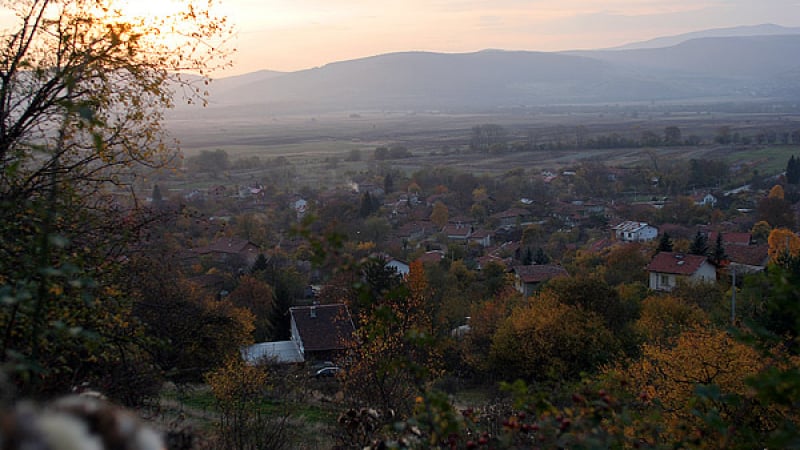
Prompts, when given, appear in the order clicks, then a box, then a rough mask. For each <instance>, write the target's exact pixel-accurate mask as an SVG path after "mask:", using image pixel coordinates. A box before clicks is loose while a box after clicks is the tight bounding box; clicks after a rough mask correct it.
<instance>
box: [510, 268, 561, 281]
mask: <svg viewBox="0 0 800 450" xmlns="http://www.w3.org/2000/svg"><path fill="white" fill-rule="evenodd" d="M511 270H513V271H514V273H516V274H517V276H518V277H519V278H520V279H521V280H522V282H523V283H541V282H543V281H547V280H550V279H553V278H557V277H568V276H569V272H567V269H565V268H563V267H561V266H557V265H555V264H536V265H533V266H514V268H513V269H511Z"/></svg>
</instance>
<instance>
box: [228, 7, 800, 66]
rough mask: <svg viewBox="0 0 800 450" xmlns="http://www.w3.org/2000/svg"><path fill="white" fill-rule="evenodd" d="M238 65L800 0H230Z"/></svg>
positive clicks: (721, 19)
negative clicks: (235, 34)
mask: <svg viewBox="0 0 800 450" xmlns="http://www.w3.org/2000/svg"><path fill="white" fill-rule="evenodd" d="M222 2H223V7H224V8H225V10H226V11H227V13H228V15H229V17H230V18H231V19H232V21H233V22H234V23H235V24H236V28H237V30H238V31H237V37H236V45H235V46H236V48H237V52H236V54H235V56H234V59H235V66H234V67H233V69H231V70H229V71H228V73H227V74H226V75H231V74H238V73H244V72H251V71H255V70H260V69H271V70H279V71H293V70H300V69H306V68H311V67H317V66H322V65H325V64H327V63H330V62H335V61H341V60H347V59H354V58H360V57H365V56H371V55H376V54H383V53H390V52H397V51H412V50H425V51H436V52H471V51H478V50H483V49H487V48H493V49H504V50H534V51H555V50H573V49H590V48H606V47H613V46H618V45H623V44H626V43H630V42H635V41H642V40H647V39H651V38H655V37H660V36H668V35H675V34H681V33H685V32H691V31H697V30H703V29H710V28H723V27H731V26H740V25H757V24H762V23H774V24H778V25H783V26H800V0H222Z"/></svg>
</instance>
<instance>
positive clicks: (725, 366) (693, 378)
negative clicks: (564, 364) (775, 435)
mask: <svg viewBox="0 0 800 450" xmlns="http://www.w3.org/2000/svg"><path fill="white" fill-rule="evenodd" d="M769 364H770V361H769V360H768V359H766V358H765V357H764V355H763V354H761V353H760V352H759V351H758V350H756V349H755V348H753V347H751V346H748V345H746V344H744V343H742V342H739V341H737V340H736V338H735V337H733V336H731V335H730V334H729V333H728V332H727V331H724V330H718V329H715V328H713V326H711V325H710V324H706V323H703V324H697V325H695V326H693V327H691V328H690V329H688V330H686V331H684V332H682V333H681V334H679V335H677V336H676V337H674V338H672V339H670V340H669V342H666V343H665V342H661V343H653V344H649V343H648V344H644V345H643V346H642V351H641V356H640V357H639V358H637V359H634V360H633V361H631V362H630V363H629V364H627V365H625V364H623V363H617V364H616V365H615V366H614V367H611V368H607V369H606V372H607V373H615V374H617V375H618V376H619V375H621V377H622V379H623V380H624V381H625V383H623V386H624V389H626V390H627V391H629V392H630V393H631V394H632V395H634V396H639V398H640V399H642V400H643V402H644V403H643V404H644V405H645V406H644V407H645V408H652V409H653V412H654V413H656V414H658V416H659V417H661V418H662V419H663V427H664V429H663V432H662V433H661V439H663V441H664V442H666V443H675V442H691V441H694V440H695V439H697V438H698V437H699V436H702V435H703V433H705V432H706V431H707V423H706V422H704V416H703V414H704V413H705V412H708V411H713V412H714V414H719V416H720V420H722V421H723V423H729V424H732V425H733V426H735V427H736V428H739V429H752V430H759V431H761V432H764V431H767V430H769V429H770V427H771V426H772V425H773V421H774V420H775V419H777V418H778V417H780V416H781V415H782V414H783V413H784V412H785V411H779V410H777V409H775V408H776V407H768V406H764V405H762V404H761V403H760V402H759V401H758V399H756V398H755V397H754V394H753V391H752V389H751V387H750V386H748V385H747V379H748V378H749V377H752V376H754V375H756V374H757V373H759V371H761V370H762V369H763V368H765V367H767V365H769ZM698 392H707V393H708V394H704V395H702V400H701V398H700V397H698V395H697V393H698ZM734 397H735V398H736V400H733V398H734ZM703 402H707V403H703ZM642 417H645V418H646V417H649V416H648V415H647V414H644V415H643V416H642ZM701 430H706V431H701ZM725 436H728V435H727V434H725ZM722 438H723V436H716V437H713V438H712V437H710V436H707V437H706V439H710V441H708V443H711V442H714V443H713V444H711V445H710V447H704V446H700V448H725V447H726V444H725V443H724V442H722V443H721V442H719V441H716V440H715V439H722ZM728 438H730V436H728ZM728 445H729V444H728ZM720 446H721V447H720Z"/></svg>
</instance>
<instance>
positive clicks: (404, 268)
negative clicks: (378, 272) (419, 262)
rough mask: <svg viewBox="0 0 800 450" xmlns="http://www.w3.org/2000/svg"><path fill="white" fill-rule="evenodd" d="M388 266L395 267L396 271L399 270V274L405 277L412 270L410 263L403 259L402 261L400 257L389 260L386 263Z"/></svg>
mask: <svg viewBox="0 0 800 450" xmlns="http://www.w3.org/2000/svg"><path fill="white" fill-rule="evenodd" d="M386 267H387V268H391V269H394V270H395V272H397V274H398V275H400V276H401V277H403V278H405V277H406V276H407V275H408V273H409V272H410V271H411V268H410V267H409V266H408V264H406V263H404V262H403V261H400V260H399V259H391V260H389V261H388V262H387V263H386Z"/></svg>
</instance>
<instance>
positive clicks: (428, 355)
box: [342, 261, 440, 415]
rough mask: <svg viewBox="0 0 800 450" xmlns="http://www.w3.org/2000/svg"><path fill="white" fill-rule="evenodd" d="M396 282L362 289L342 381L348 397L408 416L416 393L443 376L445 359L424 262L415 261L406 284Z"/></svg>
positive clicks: (394, 279) (411, 265)
mask: <svg viewBox="0 0 800 450" xmlns="http://www.w3.org/2000/svg"><path fill="white" fill-rule="evenodd" d="M391 280H392V281H390V282H388V283H384V282H380V283H378V284H380V285H381V286H378V285H373V286H366V285H365V286H363V289H362V291H361V295H360V296H359V302H360V303H359V305H358V313H357V314H356V321H357V323H358V327H357V329H356V331H355V333H354V336H353V343H354V345H352V346H351V347H350V349H349V351H348V356H347V358H348V361H351V363H350V364H349V366H348V368H347V371H346V372H345V373H344V375H343V377H342V381H343V383H344V389H345V392H346V393H348V394H349V398H352V399H353V400H356V401H359V402H361V403H362V404H367V405H370V406H373V407H378V408H380V409H381V410H383V411H390V410H393V411H396V412H398V413H399V414H400V415H407V414H409V413H410V412H411V410H412V406H413V399H414V398H415V397H416V395H418V394H419V393H421V392H422V388H423V387H424V386H425V385H426V383H427V382H429V381H431V380H433V379H435V378H436V377H437V376H438V375H439V359H440V357H439V356H438V351H437V348H436V344H435V342H434V341H433V339H432V338H433V333H432V321H431V318H430V316H429V315H428V314H427V313H426V310H425V307H426V306H427V303H428V302H427V296H428V295H429V292H430V288H429V286H428V281H427V278H426V276H425V272H424V269H423V267H422V263H421V262H419V261H416V262H412V263H411V264H410V268H409V274H408V276H407V278H406V279H405V281H403V282H402V283H399V284H398V282H399V280H400V279H399V277H396V276H395V277H392V278H391ZM384 285H385V287H383V286H384ZM355 343H357V345H355Z"/></svg>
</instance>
